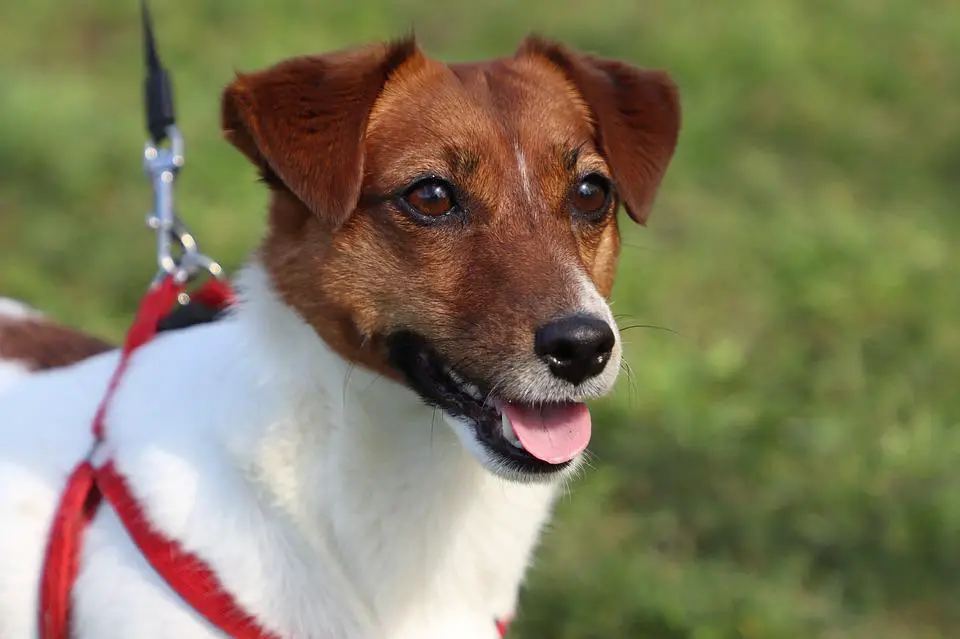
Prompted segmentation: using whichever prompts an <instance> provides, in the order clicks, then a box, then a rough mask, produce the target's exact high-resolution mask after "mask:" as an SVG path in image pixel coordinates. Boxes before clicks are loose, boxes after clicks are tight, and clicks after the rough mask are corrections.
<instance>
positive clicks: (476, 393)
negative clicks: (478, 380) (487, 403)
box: [463, 382, 483, 399]
mask: <svg viewBox="0 0 960 639" xmlns="http://www.w3.org/2000/svg"><path fill="white" fill-rule="evenodd" d="M463 392H465V393H466V394H467V395H469V396H470V397H472V398H474V399H481V398H482V397H483V394H482V393H481V392H480V388H479V387H478V386H477V385H476V384H471V383H470V382H467V383H466V384H464V385H463Z"/></svg>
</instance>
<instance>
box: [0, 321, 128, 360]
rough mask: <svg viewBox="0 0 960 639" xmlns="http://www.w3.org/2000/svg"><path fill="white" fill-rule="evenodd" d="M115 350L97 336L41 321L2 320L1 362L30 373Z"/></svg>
mask: <svg viewBox="0 0 960 639" xmlns="http://www.w3.org/2000/svg"><path fill="white" fill-rule="evenodd" d="M112 348H113V346H111V345H110V344H109V343H107V342H106V341H104V340H102V339H100V338H98V337H94V336H92V335H88V334H86V333H81V332H80V331H76V330H74V329H71V328H67V327H65V326H61V325H59V324H55V323H54V322H50V321H48V320H45V319H42V318H33V317H29V318H4V317H0V359H3V360H11V361H15V362H20V363H21V364H23V366H25V367H26V368H27V369H29V370H31V371H38V370H45V369H48V368H59V367H61V366H69V365H70V364H75V363H77V362H79V361H82V360H84V359H86V358H88V357H91V356H93V355H99V354H100V353H103V352H106V351H109V350H111V349H112Z"/></svg>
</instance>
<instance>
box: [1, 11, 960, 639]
mask: <svg viewBox="0 0 960 639" xmlns="http://www.w3.org/2000/svg"><path fill="white" fill-rule="evenodd" d="M6 4H7V5H8V6H6V7H5V11H4V12H3V16H4V19H3V20H2V22H0V77H2V78H3V82H2V88H0V290H2V291H3V292H4V293H5V294H7V295H13V296H16V297H21V298H24V299H27V300H29V301H31V302H33V303H35V304H37V305H39V306H42V307H44V308H45V309H49V311H50V312H51V313H53V314H55V315H57V316H58V317H60V318H62V319H63V320H65V321H68V322H71V323H74V324H79V325H83V326H85V327H88V328H89V329H91V330H94V331H97V332H101V333H103V334H106V335H108V336H112V337H117V336H119V335H121V334H122V331H123V329H124V327H125V324H126V322H127V320H128V319H129V316H130V313H131V311H132V309H133V308H134V306H135V304H136V301H137V299H138V296H139V295H140V293H141V292H142V289H143V286H144V284H145V283H146V282H147V281H148V280H149V278H150V277H151V276H152V251H153V243H152V242H153V239H152V237H151V235H150V233H149V232H148V231H147V230H146V229H145V228H144V227H143V225H142V219H143V216H144V213H145V211H146V207H147V206H148V201H149V189H148V185H147V183H146V181H145V179H144V177H143V175H142V173H141V168H140V159H139V158H140V153H141V145H142V132H141V129H142V127H141V117H142V116H141V105H140V82H141V77H140V68H139V64H140V57H139V50H138V46H139V32H138V25H137V15H136V3H135V2H132V0H131V1H124V2H121V1H119V0H88V1H87V2H82V3H65V2H53V1H52V0H37V1H36V2H32V3H18V4H14V3H12V2H7V3H6ZM154 9H155V13H156V17H157V23H158V28H159V37H160V41H161V45H162V51H163V54H164V56H165V58H166V61H167V63H168V66H169V67H171V69H172V71H173V73H174V78H175V82H176V90H177V103H178V107H179V116H180V119H181V122H182V128H183V130H184V132H185V134H186V137H187V142H188V150H187V158H188V165H187V168H186V170H185V173H184V175H183V178H182V180H181V182H180V189H179V193H178V202H179V204H180V207H181V211H182V214H183V215H184V217H185V218H186V219H187V220H188V222H189V223H190V224H191V225H192V226H193V227H194V229H195V230H196V231H197V232H198V234H199V236H200V238H202V240H203V241H204V242H205V244H206V248H207V249H208V250H209V251H210V252H212V253H213V254H215V255H217V256H219V257H222V258H223V260H224V262H225V263H226V264H227V265H228V266H229V267H235V266H236V265H237V264H239V263H240V262H241V261H242V260H243V258H244V257H245V254H246V252H247V251H248V250H249V249H250V248H251V247H252V246H253V245H254V243H255V242H256V241H257V239H258V237H259V235H260V232H261V229H262V223H263V217H264V203H265V194H264V192H263V189H262V188H260V187H259V186H258V185H257V184H256V183H255V181H254V179H253V174H252V171H251V169H250V168H249V167H248V165H247V164H246V163H245V161H244V160H243V159H242V158H241V157H240V155H239V154H238V153H236V152H235V151H233V150H232V149H230V148H229V147H228V145H227V144H226V143H224V142H222V141H220V140H219V133H218V128H217V118H218V100H219V91H220V89H221V87H222V86H223V85H224V84H226V83H227V82H228V81H229V80H230V78H231V77H232V73H233V71H234V70H240V69H251V68H255V67H260V66H265V65H267V64H270V63H272V62H275V61H277V60H279V59H280V58H282V57H285V56H289V55H293V54H297V53H304V52H319V51H324V50H329V49H332V48H337V47H340V46H344V45H349V44H355V43H359V42H363V41H367V40H371V39H377V38H383V37H391V36H395V35H398V34H400V33H402V32H403V31H405V30H406V29H407V28H408V27H410V26H415V27H416V29H417V31H418V33H419V35H420V37H421V40H422V41H423V43H424V46H425V47H426V49H427V50H428V51H429V52H430V53H432V54H434V55H436V56H438V57H443V58H446V59H466V58H471V57H479V56H489V55H498V54H503V53H507V52H509V51H511V50H512V49H513V47H514V46H516V44H517V42H518V41H519V39H520V38H521V37H522V35H523V34H524V33H525V32H527V31H528V30H531V29H535V30H538V31H541V32H545V33H547V34H550V35H554V36H558V37H560V38H563V39H565V40H566V41H568V42H569V43H571V44H573V45H576V46H579V47H582V48H585V49H591V50H593V51H596V52H599V53H602V54H605V55H608V56H615V57H622V58H626V59H629V60H631V61H634V62H636V63H638V64H643V65H650V66H662V67H666V68H668V69H669V70H671V71H672V73H673V74H674V75H675V77H676V79H677V80H678V82H679V84H680V86H681V89H682V93H683V99H684V105H685V122H684V130H683V133H682V136H681V142H680V147H679V150H678V153H677V156H676V159H675V162H674V164H673V166H672V168H671V171H670V173H669V175H668V178H667V180H666V181H665V183H664V186H663V190H662V195H661V197H660V199H659V201H658V205H657V208H656V210H655V212H654V214H653V217H652V219H651V223H650V226H649V227H648V228H647V229H637V228H633V227H632V226H631V228H629V229H628V230H627V237H626V243H627V247H626V248H625V254H624V259H623V262H622V265H621V270H620V279H619V282H618V286H617V289H616V292H615V296H614V297H615V306H614V310H615V312H617V313H619V314H623V315H626V316H628V318H629V319H627V320H625V323H642V324H654V325H658V326H662V327H666V328H669V329H671V331H672V332H670V331H657V330H644V329H636V330H631V331H628V332H627V333H626V334H625V336H626V338H627V340H628V342H629V345H628V358H629V361H630V363H631V366H632V370H633V374H632V376H631V377H630V379H624V381H623V382H622V383H621V384H620V390H619V392H618V393H617V394H616V396H615V397H614V398H613V399H611V400H609V401H606V402H603V403H601V404H600V405H599V406H598V407H597V414H598V422H599V423H598V427H597V428H596V431H595V432H596V447H595V453H596V454H595V469H594V470H592V471H591V472H589V473H588V474H587V475H586V477H585V478H584V479H583V480H581V481H580V482H578V483H577V485H576V486H574V488H573V490H572V491H571V494H570V496H569V498H567V499H565V500H563V503H562V504H561V507H560V513H559V517H558V519H557V520H556V522H555V525H554V526H553V528H552V530H551V532H550V533H549V534H548V535H547V537H546V538H545V540H544V544H543V548H542V552H541V554H540V556H539V561H538V562H537V565H536V568H535V569H534V571H533V573H532V575H531V578H530V580H529V584H528V587H527V588H526V590H525V592H524V595H523V598H522V614H521V616H520V619H519V620H518V622H517V627H516V632H515V633H514V636H516V637H520V638H533V637H536V638H550V639H599V638H601V637H603V638H606V637H624V638H633V637H637V638H652V639H681V638H682V639H726V638H735V637H743V638H750V639H753V638H770V639H779V638H791V639H792V638H798V639H799V638H812V637H817V638H821V637H822V638H824V639H834V638H839V637H844V638H846V637H850V638H853V639H874V638H878V639H894V638H896V639H906V638H911V639H914V638H915V639H933V638H941V637H942V638H947V637H957V636H960V603H957V599H956V596H957V592H960V472H958V470H957V469H958V468H960V463H958V462H960V392H957V387H958V385H960V321H958V318H960V259H958V257H957V252H958V251H960V219H958V213H960V5H957V4H956V3H955V2H953V1H952V0H927V1H926V2H918V1H915V0H829V1H828V0H808V1H803V0H777V1H771V0H740V2H738V3H732V2H729V3H707V2H693V1H692V0H672V1H670V0H648V1H647V2H643V3H639V2H634V1H632V0H602V1H599V2H595V3H586V2H580V1H574V0H555V1H554V2H551V3H540V4H538V5H528V6H526V7H522V5H520V4H517V3H511V2H506V1H505V0H492V1H491V2H488V3H486V4H485V5H483V8H480V4H479V3H475V2H466V1H462V0H457V1H453V2H447V3H436V4H434V3H431V2H427V1H426V0H398V1H396V2H393V3H388V2H386V0H377V1H374V2H367V3H358V2H351V3H348V2H340V1H339V0H338V1H336V2H325V3H322V2H321V3H318V2H306V1H302V0H299V1H296V0H283V1H280V0H277V1H275V2H272V3H269V4H268V3H255V2H252V1H251V0H233V2H230V3H226V2H220V3H215V2H194V3H182V2H181V3H172V2H166V3H164V2H160V1H157V2H155V4H154ZM625 226H626V225H625Z"/></svg>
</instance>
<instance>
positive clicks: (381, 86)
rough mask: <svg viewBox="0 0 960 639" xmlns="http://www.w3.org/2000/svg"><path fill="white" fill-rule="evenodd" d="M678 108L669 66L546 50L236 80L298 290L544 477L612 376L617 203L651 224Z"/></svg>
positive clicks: (349, 354)
mask: <svg viewBox="0 0 960 639" xmlns="http://www.w3.org/2000/svg"><path fill="white" fill-rule="evenodd" d="M679 111H680V109H679V103H678V97H677V90H676V87H675V86H674V84H673V83H672V82H671V81H670V79H669V77H668V76H667V75H666V74H664V73H662V72H659V71H649V70H643V69H638V68H635V67H632V66H630V65H628V64H625V63H623V62H618V61H613V60H606V59H600V58H596V57H592V56H587V55H583V54H580V53H577V52H574V51H572V50H570V49H568V48H565V47H563V46H562V45H559V44H556V43H553V42H549V41H546V40H543V39H541V38H537V37H531V38H528V39H527V40H526V41H524V43H523V44H522V45H521V47H520V49H519V50H518V51H517V53H516V54H515V55H513V56H512V57H509V58H503V59H497V60H492V61H488V62H483V63H476V64H458V65H449V66H448V65H445V64H442V63H439V62H437V61H434V60H431V59H429V58H427V57H426V56H424V55H423V53H421V51H420V50H419V48H418V47H417V45H416V44H415V42H414V41H413V40H412V39H408V40H404V41H400V42H396V43H392V44H382V45H375V46H369V47H364V48H359V49H354V50H349V51H341V52H337V53H333V54H330V55H325V56H317V57H302V58H296V59H291V60H287V61H285V62H282V63H280V64H278V65H276V66H274V67H272V68H269V69H267V70H265V71H261V72H258V73H253V74H248V75H240V76H239V77H238V78H237V79H236V81H235V82H234V83H233V84H231V85H230V86H229V87H228V88H227V89H226V91H225V93H224V99H223V127H224V131H225V134H226V136H227V137H228V139H229V140H230V141H231V142H232V143H233V144H234V145H236V146H237V147H238V148H239V149H240V150H241V151H242V152H243V153H244V154H245V155H246V156H247V157H248V158H249V159H250V160H251V161H252V162H253V163H254V164H255V165H256V166H257V167H258V169H259V170H260V173H261V175H262V178H263V180H264V181H265V182H266V184H268V185H269V187H270V188H271V191H272V200H271V210H270V220H269V230H268V233H267V237H266V239H265V240H264V243H263V245H262V247H261V258H262V260H263V263H264V264H265V266H266V268H267V270H268V272H269V274H270V277H271V279H272V282H273V284H274V286H275V287H276V289H277V291H278V293H279V294H280V295H281V296H282V297H283V299H284V300H285V301H286V302H287V303H288V304H289V305H290V306H292V307H293V308H294V309H296V310H297V311H298V312H299V313H300V315H301V316H302V317H303V318H304V319H305V320H306V321H307V322H308V323H309V324H311V325H312V326H313V327H314V329H315V330H316V332H317V333H318V334H319V335H320V336H321V337H322V338H323V339H324V340H325V341H326V342H327V343H328V344H329V345H330V346H331V347H332V348H333V349H335V350H336V351H337V352H338V353H340V354H341V355H342V356H343V357H345V358H347V359H348V360H351V361H354V362H358V363H359V364H361V365H363V366H366V367H368V368H370V369H372V370H374V371H377V372H379V373H382V374H385V375H388V376H391V377H393V378H394V379H397V380H398V381H401V382H402V383H405V384H407V385H408V386H409V387H410V388H412V389H413V390H414V391H416V392H417V393H418V394H419V395H420V396H421V397H422V398H423V399H424V400H425V401H426V402H428V403H430V404H433V405H435V406H437V407H439V408H440V409H442V412H443V415H444V416H445V418H446V421H447V422H448V423H449V424H450V425H451V427H452V428H453V429H454V430H455V432H456V433H457V434H458V436H459V437H460V439H461V441H462V442H463V443H464V445H465V446H466V447H467V448H468V449H469V450H470V451H471V452H472V453H473V454H474V455H476V456H477V458H478V459H479V460H480V461H481V462H482V463H483V464H485V466H486V467H487V468H489V469H490V470H492V471H494V472H497V473H500V474H502V475H504V476H507V477H511V478H514V479H531V478H537V477H541V478H544V477H550V476H554V475H556V474H558V473H560V472H562V471H564V470H565V469H569V468H570V467H571V466H572V465H573V464H574V463H575V461H576V460H577V459H578V458H579V456H580V453H581V452H582V451H583V450H584V448H585V447H586V445H587V442H588V440H589V437H590V414H589V412H588V411H587V409H586V407H585V406H584V404H583V402H584V401H585V400H588V399H591V398H595V397H598V396H601V395H603V394H605V393H607V392H608V391H609V390H610V389H611V387H612V386H613V383H614V380H615V379H616V377H617V374H618V372H619V368H620V358H621V346H620V337H619V333H618V331H617V327H616V324H615V322H614V319H613V317H612V315H611V313H610V309H609V307H608V306H607V303H606V302H605V300H604V298H605V297H606V296H608V295H609V294H610V290H611V287H612V285H613V279H614V273H615V270H616V264H617V259H618V256H619V252H620V241H619V231H618V227H617V217H616V211H617V209H618V207H619V206H620V205H621V204H622V205H624V207H625V208H626V210H627V212H628V213H629V215H630V217H631V218H633V220H634V221H636V222H639V223H643V222H644V221H645V220H646V217H647V215H648V213H649V211H650V208H651V205H652V202H653V199H654V195H655V193H656V191H657V188H658V186H659V184H660V181H661V179H662V177H663V174H664V171H665V170H666V168H667V165H668V163H669V161H670V158H671V156H672V155H673V151H674V147H675V145H676V141H677V136H678V131H679V120H680V116H679Z"/></svg>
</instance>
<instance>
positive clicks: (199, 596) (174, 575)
mask: <svg viewBox="0 0 960 639" xmlns="http://www.w3.org/2000/svg"><path fill="white" fill-rule="evenodd" d="M182 290H183V288H182V287H181V286H179V285H177V284H175V283H174V281H173V280H172V279H171V278H169V277H167V278H164V279H163V280H161V281H160V283H159V284H157V285H156V286H154V287H152V288H151V289H150V290H149V291H148V292H147V295H146V296H145V297H144V299H143V301H142V302H141V304H140V309H139V311H138V313H137V317H136V319H135V320H134V322H133V325H132V326H131V327H130V330H129V331H128V333H127V337H126V340H125V341H124V344H123V349H122V350H121V352H120V361H119V362H118V364H117V368H116V370H115V371H114V373H113V377H112V378H111V379H110V384H109V386H108V387H107V392H106V393H105V394H104V397H103V400H102V401H101V402H100V406H99V407H98V408H97V412H96V416H95V417H94V421H93V436H94V445H93V448H92V449H91V451H90V453H89V454H88V455H87V457H86V458H85V459H84V460H83V461H81V462H80V463H79V464H78V465H77V467H76V468H75V469H74V471H73V472H72V473H71V474H70V476H69V477H68V479H67V485H66V487H65V489H64V491H63V495H62V496H61V498H60V503H59V505H58V507H57V510H56V512H55V514H54V518H53V524H52V527H51V530H50V540H49V542H48V545H47V554H46V557H45V560H44V565H43V573H42V575H41V581H40V610H39V613H40V614H39V627H40V636H41V639H70V620H71V619H70V613H71V610H70V603H71V597H70V595H71V592H72V589H73V584H74V582H75V581H76V579H77V574H78V572H79V565H80V549H81V545H82V541H83V533H84V531H85V530H86V528H87V526H89V525H90V522H91V521H93V517H94V515H95V514H96V512H97V509H98V508H99V507H100V505H101V504H102V503H103V500H104V499H105V500H106V501H107V502H108V503H109V504H110V505H111V506H112V507H113V509H114V511H115V512H116V514H117V517H118V518H119V519H120V522H121V523H122V524H123V527H124V528H125V529H126V531H127V533H128V534H129V535H130V538H131V539H132V540H133V542H134V544H136V546H137V548H138V549H139V550H140V552H141V553H142V554H143V556H144V558H145V559H146V560H147V562H148V563H149V564H150V565H151V566H152V567H153V569H154V570H155V571H156V572H157V574H159V575H160V576H161V577H162V578H163V579H164V580H165V581H166V582H167V584H168V585H169V586H170V588H172V589H173V591H174V592H176V593H177V594H178V595H179V596H180V597H181V598H182V599H183V600H184V602H186V603H187V604H188V605H190V607H192V608H193V609H194V610H195V611H197V612H198V613H199V614H200V615H201V616H203V617H204V618H205V619H206V620H207V621H208V622H210V623H211V624H212V625H214V626H215V627H217V628H219V629H220V630H222V631H223V632H225V633H226V634H227V635H228V636H230V637H235V638H236V639H279V638H278V637H277V636H276V635H274V634H273V633H270V632H268V631H267V630H265V629H264V628H263V627H261V626H260V625H259V624H258V623H257V621H256V619H254V618H253V617H252V616H251V615H249V614H248V613H247V612H246V611H244V610H243V608H242V607H241V606H240V605H239V604H238V603H237V602H236V600H235V599H234V598H233V596H232V595H231V594H230V593H229V592H227V591H226V590H225V589H224V588H223V586H222V585H221V584H220V582H219V581H218V580H217V577H216V575H215V574H214V573H213V571H212V570H211V569H210V567H209V566H207V565H206V564H205V563H204V562H203V561H202V560H201V559H200V558H198V557H196V556H195V555H193V554H191V553H189V552H187V551H185V550H184V549H183V548H181V547H180V545H179V544H177V542H176V541H174V540H171V539H168V538H166V537H165V536H163V535H162V534H160V533H159V532H157V531H156V530H154V529H153V528H152V526H151V525H150V523H149V521H148V519H147V518H146V516H145V515H144V513H143V510H142V509H141V508H140V505H139V504H138V503H137V500H136V498H135V497H134V496H133V494H132V493H131V492H130V489H129V487H128V485H127V482H126V480H125V479H124V477H123V476H122V475H121V474H120V473H119V472H118V471H117V469H116V467H115V466H114V464H113V462H112V461H108V462H106V463H105V464H103V465H102V466H100V467H99V468H96V467H94V465H93V463H92V461H91V460H92V457H93V454H94V452H95V451H96V450H97V448H98V447H99V446H100V445H101V444H102V443H103V441H104V437H105V435H106V426H105V423H104V422H105V417H106V412H107V408H108V406H109V403H110V400H111V398H112V397H113V394H114V392H115V391H116V389H117V386H118V385H119V382H120V379H121V378H122V376H123V374H124V372H125V371H126V369H127V366H128V365H129V362H130V356H131V355H132V354H133V353H134V352H135V351H136V350H137V349H138V348H140V347H141V346H143V345H144V344H146V343H147V342H149V341H150V340H151V339H152V338H153V337H154V335H155V334H156V332H157V324H158V322H159V321H160V319H161V318H163V316H164V315H166V313H167V312H168V311H169V310H170V308H171V307H172V306H173V304H174V302H175V301H176V299H177V296H178V295H179V293H180V292H181V291H182ZM193 297H194V299H196V300H197V301H199V302H201V303H203V304H205V305H207V306H211V307H213V308H217V309H219V308H224V307H226V306H227V305H228V304H230V303H231V302H232V299H233V293H232V291H231V290H230V288H229V286H227V285H225V284H223V283H222V282H220V281H218V280H209V281H208V282H207V283H206V284H205V285H204V286H203V287H201V288H200V289H199V290H198V291H197V292H196V293H194V294H193ZM495 623H496V627H497V631H498V632H499V633H500V636H501V637H503V636H505V635H506V632H507V621H505V620H496V622H495Z"/></svg>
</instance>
